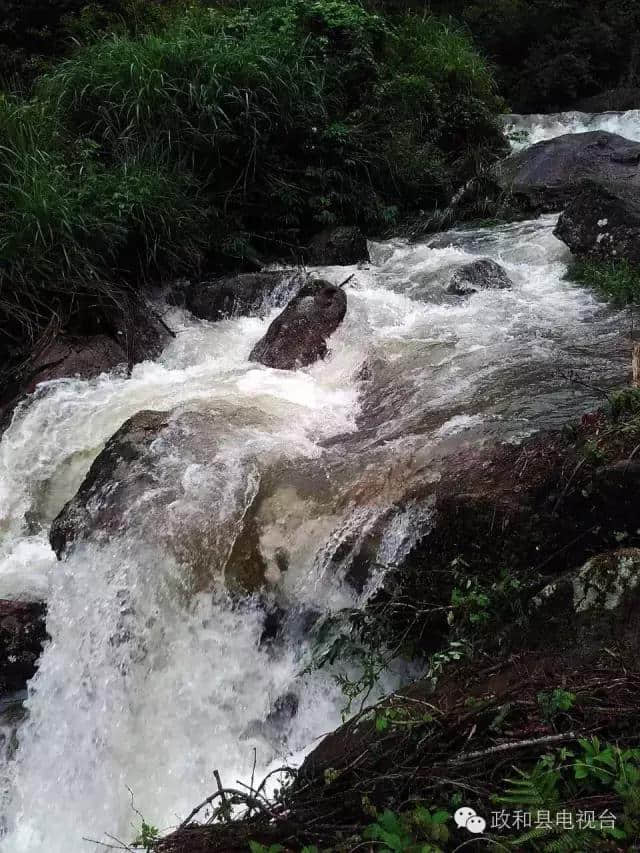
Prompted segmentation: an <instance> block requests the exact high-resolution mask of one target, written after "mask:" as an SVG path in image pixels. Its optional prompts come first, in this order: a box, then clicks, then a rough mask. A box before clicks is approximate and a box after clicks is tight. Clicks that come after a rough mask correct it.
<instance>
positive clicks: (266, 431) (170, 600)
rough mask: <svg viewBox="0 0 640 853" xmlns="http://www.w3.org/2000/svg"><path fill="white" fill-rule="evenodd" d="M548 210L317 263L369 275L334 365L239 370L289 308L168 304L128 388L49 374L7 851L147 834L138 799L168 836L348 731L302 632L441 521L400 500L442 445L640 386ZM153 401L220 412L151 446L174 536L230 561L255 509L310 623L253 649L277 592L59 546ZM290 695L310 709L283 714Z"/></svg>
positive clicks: (10, 524) (33, 502) (126, 537)
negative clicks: (478, 289)
mask: <svg viewBox="0 0 640 853" xmlns="http://www.w3.org/2000/svg"><path fill="white" fill-rule="evenodd" d="M553 224H554V218H553V217H546V218H543V219H540V220H538V221H535V222H524V223H518V224H516V225H509V226H504V227H499V228H493V229H480V230H456V231H451V232H448V233H446V234H441V235H437V236H436V237H433V238H431V239H429V240H427V241H425V242H423V243H420V244H409V243H407V242H404V241H401V240H398V241H393V242H387V243H379V244H372V246H371V254H372V263H371V264H367V265H361V266H360V267H357V268H356V267H354V268H344V267H340V268H327V269H322V270H321V271H320V272H321V273H322V275H323V277H326V278H329V279H331V280H333V281H335V282H336V283H338V282H340V281H342V280H343V279H345V278H346V277H347V276H348V275H350V274H351V273H353V278H352V280H351V281H350V282H349V284H348V285H347V296H348V304H349V307H348V312H347V317H346V319H345V321H344V323H343V324H342V326H341V327H340V328H339V329H338V331H337V332H336V333H335V334H334V335H333V337H332V338H331V340H330V350H331V353H330V357H329V358H328V359H327V360H325V361H324V362H320V363H318V364H316V365H313V366H312V367H309V368H307V369H305V370H301V371H298V372H295V373H290V372H284V371H277V370H272V369H269V368H264V367H261V366H258V365H255V364H250V363H248V362H247V356H248V353H249V352H250V350H251V348H252V346H253V344H254V343H255V342H256V340H257V339H258V338H259V337H260V336H261V335H262V334H263V333H264V331H265V329H266V327H267V325H268V323H269V321H270V319H272V318H273V316H275V313H276V311H272V312H271V313H270V314H269V316H267V317H264V318H243V319H235V320H228V321H224V322H220V323H216V324H210V323H206V322H200V321H197V320H195V319H194V318H192V317H191V316H190V315H188V314H186V313H182V312H180V311H177V310H174V311H172V312H171V313H169V314H168V315H167V320H168V322H169V323H170V324H171V325H172V326H173V327H174V328H175V329H176V331H177V336H176V338H175V340H174V341H173V342H172V343H171V344H170V345H169V346H168V347H167V349H166V350H165V351H164V353H163V355H162V357H161V358H160V359H159V360H158V361H156V362H153V363H151V362H147V363H144V364H141V365H138V366H137V367H135V368H134V370H133V374H132V376H131V377H130V378H125V377H124V375H118V374H112V375H104V376H101V377H99V378H97V379H94V380H90V381H83V380H79V379H66V380H57V381H54V382H51V383H48V384H45V385H43V386H40V388H39V389H38V390H37V392H36V393H35V394H34V395H33V397H32V398H31V399H30V400H29V401H28V402H27V403H26V404H25V405H23V406H22V407H21V408H20V409H19V410H18V411H17V412H16V414H15V416H14V419H13V422H12V424H11V426H10V427H9V428H8V430H7V431H6V432H5V434H4V436H3V437H2V442H1V443H0V597H12V596H15V597H25V598H30V597H42V598H45V599H46V600H47V602H48V621H47V624H48V630H49V633H50V635H51V642H50V643H49V645H48V646H47V647H46V649H45V651H44V653H43V656H42V659H41V664H40V668H39V671H38V673H37V675H36V677H35V678H34V679H33V681H32V683H31V685H30V688H29V696H28V699H27V702H26V707H27V718H26V720H25V721H24V722H23V723H22V724H21V726H20V728H19V732H18V737H19V748H18V749H17V751H16V752H15V754H14V755H12V756H11V755H8V756H7V758H6V759H5V768H4V771H3V773H4V779H5V782H4V788H5V790H4V805H3V811H4V815H5V817H4V820H5V825H6V832H5V835H4V838H3V839H2V840H0V848H1V849H2V850H3V851H5V852H6V853H39V851H42V850H47V853H80V851H88V850H94V849H95V847H94V846H93V845H92V844H91V843H89V842H86V841H83V838H84V837H89V838H98V839H102V840H104V835H103V833H105V832H107V833H111V834H112V835H114V836H117V837H119V838H122V839H123V840H129V841H130V840H131V838H132V837H133V835H134V829H133V825H134V824H135V823H138V824H139V820H138V819H137V817H136V814H135V813H134V812H133V811H132V808H131V794H130V793H129V791H132V792H133V795H134V797H135V806H136V808H137V809H139V810H140V812H142V813H143V814H144V815H145V817H146V819H147V820H148V821H150V822H152V823H155V824H156V825H158V826H160V827H162V828H164V827H169V826H172V825H175V824H176V823H177V822H179V819H180V818H181V817H184V816H185V815H186V814H187V813H188V812H189V811H190V809H191V807H192V806H193V805H194V804H195V803H197V802H199V801H200V800H202V799H203V798H204V797H205V796H206V795H207V794H208V793H211V791H212V790H213V789H214V787H215V785H214V782H213V777H212V772H213V770H214V769H218V770H219V771H220V773H221V775H222V778H223V780H225V781H226V782H227V783H229V784H233V783H235V780H236V779H238V778H244V779H248V778H249V777H250V775H251V772H252V765H253V761H254V750H255V755H256V760H257V768H256V773H257V774H259V773H260V772H262V771H264V769H265V768H267V767H268V766H270V765H271V764H272V763H273V762H274V761H275V760H276V759H278V758H282V757H286V756H287V755H289V754H290V753H292V752H296V751H300V750H302V749H304V748H305V747H308V746H309V745H310V744H312V743H313V741H314V739H316V738H318V737H319V736H321V735H322V734H323V733H324V732H326V731H328V730H330V729H331V728H332V727H334V726H335V725H336V724H337V723H338V722H339V720H340V711H341V708H342V705H343V700H342V698H341V696H340V695H339V691H338V690H337V688H336V687H335V685H334V683H333V681H332V679H331V677H330V675H328V674H324V673H315V674H312V675H308V674H307V675H303V674H301V673H302V670H303V669H304V664H305V661H306V657H305V656H306V654H307V651H308V649H307V639H306V634H305V625H306V624H308V621H309V617H308V614H309V613H310V612H313V613H315V614H317V613H327V612H332V611H335V610H337V609H339V608H341V607H344V606H352V605H356V606H357V605H358V604H359V603H361V602H362V601H363V600H364V599H365V598H366V596H367V595H369V594H370V593H371V590H372V589H373V588H375V584H376V582H377V581H378V580H379V578H376V577H373V578H371V577H370V578H365V579H361V581H360V583H356V584H355V587H354V585H353V584H352V583H350V582H348V579H347V573H348V572H349V568H350V558H351V557H353V556H354V554H356V552H357V549H358V548H359V547H360V546H361V545H362V542H363V541H364V539H365V538H366V537H368V536H370V537H372V541H374V542H375V548H376V555H377V561H376V562H378V563H381V564H384V563H385V562H386V563H389V562H393V561H394V560H397V559H398V558H399V557H400V556H402V554H403V553H404V552H406V550H407V548H409V547H410V546H411V544H412V542H413V541H415V539H416V537H418V536H419V535H421V534H422V533H423V532H424V531H425V530H426V529H427V528H428V524H429V512H428V509H425V506H424V505H418V504H416V503H414V502H413V501H411V500H404V498H406V496H407V495H408V494H410V493H411V490H412V488H413V487H414V486H416V485H424V484H425V483H429V482H436V481H437V479H438V477H439V471H440V470H441V468H442V466H443V465H445V464H446V456H447V454H448V453H449V452H450V450H451V449H459V448H460V447H461V446H463V445H464V444H469V445H477V444H478V443H479V442H482V441H487V440H495V439H502V440H511V441H518V440H520V439H521V438H522V437H523V436H526V435H528V434H530V433H531V432H533V431H535V430H537V429H540V428H543V427H550V426H553V427H557V426H560V425H561V424H563V423H564V422H566V421H567V420H569V419H571V418H572V417H575V416H576V415H577V414H579V413H581V412H582V411H584V409H585V407H587V406H588V405H590V404H592V403H593V402H594V399H593V397H592V396H591V393H590V391H589V390H588V388H587V387H585V386H582V385H574V384H571V383H570V382H569V380H568V378H567V376H568V373H569V371H572V370H573V371H577V372H578V373H579V375H580V376H582V378H584V379H585V380H587V381H588V382H589V381H590V382H593V383H594V384H595V385H599V386H606V387H610V386H613V385H615V384H616V383H619V382H620V381H621V380H622V378H623V377H624V376H625V373H626V370H627V360H628V353H627V349H628V347H627V344H626V342H625V335H626V334H627V330H626V323H627V320H626V317H625V316H624V315H623V314H620V313H618V312H615V311H613V310H612V309H610V308H608V307H606V306H603V305H602V304H601V303H599V302H598V301H597V300H596V299H595V298H594V297H593V296H592V295H591V294H590V293H589V292H587V291H585V290H583V289H580V288H576V287H575V286H573V285H571V284H570V283H568V282H566V281H564V280H563V274H564V271H565V269H566V264H567V261H568V252H567V250H566V249H565V247H564V246H563V245H562V244H561V243H560V242H559V241H557V240H556V239H555V238H554V237H553V235H552V228H553ZM475 257H491V258H494V259H495V260H497V261H499V262H500V263H502V264H503V265H504V267H505V268H506V270H507V272H508V273H509V275H510V276H511V278H512V280H513V282H514V287H513V289H512V290H505V291H490V292H482V293H477V294H475V295H473V296H472V297H470V298H468V299H459V298H457V297H451V296H448V295H447V294H446V293H445V285H446V283H447V281H448V278H449V276H450V274H451V271H452V269H453V268H455V266H456V265H458V264H460V263H463V262H466V261H469V260H472V259H473V258H475ZM142 409H152V410H158V411H161V410H162V411H166V410H174V409H179V410H181V411H187V412H188V411H191V410H194V411H198V412H200V413H202V412H205V413H208V414H210V415H211V416H212V419H213V420H212V422H213V423H215V435H214V436H213V437H212V439H211V441H210V443H207V444H206V446H204V447H200V448H197V447H196V448H194V447H193V446H188V447H187V446H186V445H185V444H184V443H182V442H181V441H180V440H178V439H176V440H175V441H173V442H172V441H171V440H170V439H169V440H167V441H166V442H165V443H164V444H160V445H159V446H158V447H157V448H156V449H155V453H156V457H157V459H158V460H159V464H158V467H157V470H156V471H155V474H154V476H155V477H156V480H155V482H154V486H153V489H154V490H162V489H163V488H165V487H167V486H168V485H169V484H170V485H171V488H172V490H173V491H172V495H173V498H172V503H171V506H170V507H169V508H168V510H167V520H166V523H167V524H168V525H169V524H173V525H179V524H180V523H181V521H182V520H184V519H185V518H193V517H196V518H197V517H198V513H201V514H203V515H204V514H206V516H207V518H208V519H209V520H211V519H213V523H214V526H215V527H216V529H218V530H219V540H220V541H219V542H218V545H219V548H218V549H217V550H216V551H215V554H214V556H212V557H211V560H212V562H213V563H217V562H221V563H224V561H225V559H226V558H225V557H224V555H225V554H228V552H229V549H230V547H231V545H232V544H233V542H234V541H235V540H236V539H237V538H238V537H241V536H243V535H245V533H244V527H243V524H244V519H245V516H246V514H247V513H248V512H249V510H250V508H255V507H256V506H257V509H256V510H255V524H256V526H257V530H258V547H259V549H260V552H261V555H262V557H263V559H264V561H265V564H266V565H267V577H268V580H269V589H270V596H271V597H272V598H274V599H275V600H277V601H278V603H279V604H280V606H281V607H282V608H283V609H285V610H287V611H288V612H289V613H290V614H294V616H295V615H296V614H297V618H290V619H289V620H288V622H286V630H285V631H284V640H283V641H281V642H280V643H276V644H269V643H264V642H261V637H262V634H263V630H264V611H263V602H262V601H260V600H258V598H257V597H254V598H248V599H247V600H246V601H244V602H238V601H232V600H231V599H230V598H229V597H228V595H227V594H226V593H225V592H224V590H223V589H221V588H220V585H219V584H218V585H216V584H215V582H214V583H213V584H212V585H210V587H209V589H208V591H199V592H196V593H189V590H191V589H192V587H191V586H190V585H189V583H188V580H185V576H184V567H182V566H181V565H179V564H178V563H177V562H176V560H175V559H173V558H172V557H171V556H170V555H169V554H168V553H167V551H166V550H164V549H163V548H161V547H159V546H157V545H154V543H153V541H150V539H149V537H145V538H141V537H140V536H136V527H135V525H133V526H130V527H128V528H126V532H125V533H123V534H122V535H121V536H119V537H117V538H113V539H112V540H111V541H110V542H109V543H107V544H101V545H98V544H95V543H93V544H91V543H88V544H86V545H84V546H82V547H79V548H77V549H76V550H75V551H74V552H73V553H72V555H71V556H70V557H69V558H68V559H67V560H66V561H63V562H61V563H59V562H57V561H56V560H55V558H54V557H53V555H52V552H51V550H50V548H49V545H48V541H47V532H48V526H49V524H50V522H51V520H52V518H53V517H54V516H55V515H56V514H57V512H58V511H59V510H60V508H61V507H62V506H63V504H64V503H65V502H66V501H67V500H68V499H69V498H70V497H71V496H72V495H73V494H74V493H75V491H76V490H77V488H78V486H79V485H80V483H81V482H82V479H83V477H84V475H85V473H86V471H87V470H88V467H89V465H90V464H91V461H92V460H93V459H94V458H95V456H96V455H97V454H98V453H99V452H100V450H101V448H102V447H103V446H104V444H105V442H106V440H107V439H108V438H109V437H110V436H111V435H112V434H113V433H114V431H115V430H116V429H117V428H118V427H119V426H120V425H121V424H122V423H123V422H124V421H125V420H126V419H127V418H129V417H130V416H131V415H133V414H134V413H136V412H138V411H140V410H142ZM187 444H188V442H187ZM149 488H150V489H151V487H149ZM259 494H260V499H259V502H258V503H256V502H257V501H258V495H259ZM143 497H145V496H143ZM138 509H139V507H138ZM374 534H375V535H374ZM283 552H286V554H287V561H288V569H287V570H286V571H281V568H282V566H281V564H280V563H279V562H278V558H277V555H278V554H282V553H283ZM278 566H280V568H278ZM221 568H222V567H221V566H219V565H212V566H211V577H215V576H216V573H218V574H219V570H220V569H221ZM211 589H213V590H214V591H213V592H212V591H211ZM290 694H295V695H296V696H297V699H298V710H297V713H296V714H295V715H294V716H293V718H292V719H291V720H286V719H285V720H284V721H279V722H276V723H274V722H273V718H271V723H269V722H268V721H267V716H268V715H269V713H270V711H273V709H274V705H275V704H276V703H277V700H278V699H279V697H282V696H284V695H290ZM265 721H267V722H265ZM5 725H6V726H8V725H9V723H8V722H6V723H5ZM10 752H11V750H8V753H10Z"/></svg>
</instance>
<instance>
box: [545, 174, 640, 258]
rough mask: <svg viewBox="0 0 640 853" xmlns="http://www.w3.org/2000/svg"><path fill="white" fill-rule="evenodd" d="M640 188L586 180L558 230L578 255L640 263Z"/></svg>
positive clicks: (566, 210) (558, 234) (568, 206)
mask: <svg viewBox="0 0 640 853" xmlns="http://www.w3.org/2000/svg"><path fill="white" fill-rule="evenodd" d="M639 189H640V188H636V189H635V190H634V189H633V188H631V189H629V188H627V187H625V186H623V185H620V184H606V185H605V184H602V183H595V182H592V181H587V182H585V183H584V184H583V185H582V187H581V188H580V191H579V192H577V193H576V195H575V196H574V197H573V198H572V199H571V201H569V203H568V205H567V206H566V208H565V209H564V212H563V213H562V214H561V215H560V218H559V220H558V224H557V226H556V228H555V230H554V232H553V233H554V234H555V235H556V237H559V238H560V240H562V241H563V242H565V243H566V244H567V246H568V247H569V248H570V249H571V251H572V252H573V254H574V255H579V256H583V257H591V258H596V259H598V260H612V259H615V258H617V259H623V258H624V259H626V260H628V261H631V262H632V263H640V191H639Z"/></svg>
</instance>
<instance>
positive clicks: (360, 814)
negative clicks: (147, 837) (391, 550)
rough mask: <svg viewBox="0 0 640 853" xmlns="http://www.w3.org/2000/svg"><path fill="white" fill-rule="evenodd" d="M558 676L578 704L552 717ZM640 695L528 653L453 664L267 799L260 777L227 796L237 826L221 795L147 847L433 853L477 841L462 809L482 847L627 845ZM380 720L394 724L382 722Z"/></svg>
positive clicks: (635, 832)
mask: <svg viewBox="0 0 640 853" xmlns="http://www.w3.org/2000/svg"><path fill="white" fill-rule="evenodd" d="M559 678H562V679H563V680H565V679H566V687H567V688H568V690H567V692H569V691H571V694H572V695H573V696H574V699H575V701H574V703H573V705H572V706H571V708H569V709H567V710H565V711H562V712H560V713H558V714H556V715H555V716H554V719H553V720H552V721H549V720H548V719H547V718H546V717H545V716H544V715H543V713H542V712H541V709H540V705H539V702H538V698H537V697H538V695H539V694H540V692H541V691H542V690H543V689H545V688H547V687H548V686H549V685H550V684H551V685H553V684H554V679H559ZM639 691H640V681H638V677H637V674H634V673H629V672H627V673H620V672H617V671H615V670H614V669H611V668H610V669H605V668H600V669H591V668H589V667H584V666H583V667H579V668H574V669H572V670H570V671H566V672H563V671H562V669H561V667H560V666H558V662H557V661H556V663H555V666H554V663H553V662H552V661H551V660H547V661H544V660H542V659H540V658H536V657H535V656H533V655H526V656H523V657H522V658H521V659H519V660H516V661H514V662H511V663H509V662H503V663H501V664H500V665H497V666H484V667H483V666H481V665H477V666H476V667H475V668H474V667H471V666H470V667H467V668H463V669H458V670H457V671H456V673H455V675H454V674H453V673H452V677H451V678H450V679H449V680H448V682H447V683H446V684H444V685H443V686H442V688H441V689H440V690H438V691H437V692H436V693H435V694H433V693H430V692H429V691H428V690H426V689H425V686H424V685H422V684H421V683H417V684H415V685H413V686H412V687H411V688H408V689H407V690H405V691H402V692H401V693H399V694H397V695H395V696H393V697H390V698H389V699H387V700H385V701H384V702H383V703H381V704H379V705H377V706H375V707H374V708H372V709H369V710H367V711H365V712H363V713H361V714H359V715H358V716H357V717H355V718H354V719H353V720H351V721H350V722H349V723H347V724H346V725H345V726H343V727H342V728H341V729H339V730H338V731H337V732H336V733H334V734H332V735H329V736H328V738H327V739H326V740H325V741H324V742H323V743H322V744H321V745H320V747H318V749H316V750H315V752H313V753H312V754H311V756H310V757H309V758H308V759H307V760H306V761H305V764H304V765H303V767H302V768H301V770H300V771H298V772H296V771H295V770H292V769H287V770H285V771H284V772H283V773H282V774H281V777H280V782H281V787H279V788H277V789H276V791H275V794H274V795H273V796H272V797H267V796H262V794H263V793H264V788H263V787H262V785H258V784H257V783H256V786H255V789H254V790H253V791H251V792H250V791H247V792H245V794H244V795H242V793H241V792H237V791H229V793H228V795H227V796H228V801H227V806H228V805H229V804H230V803H231V797H232V796H235V800H234V803H235V805H236V806H237V807H240V808H239V810H238V813H237V817H239V818H240V820H235V821H234V820H230V819H229V815H228V810H227V812H226V814H225V810H224V805H225V803H224V797H225V791H224V789H222V790H220V791H218V792H217V793H216V794H214V795H212V797H211V798H210V802H209V803H208V804H207V805H206V807H205V806H203V809H201V810H200V811H197V812H196V813H195V814H193V815H192V816H191V818H190V819H189V820H188V821H185V822H184V824H183V825H182V826H181V827H180V829H179V830H178V831H177V832H175V833H174V834H171V835H169V836H168V837H166V838H164V839H156V840H154V843H153V844H152V846H151V847H150V848H149V849H150V850H153V851H158V853H174V851H175V853H177V852H178V851H180V853H204V851H205V850H206V851H216V850H220V851H222V850H224V851H226V853H231V851H244V850H246V849H248V848H250V849H251V850H254V851H256V853H264V851H269V850H271V851H274V853H275V851H278V853H288V851H300V850H307V851H310V850H316V851H318V853H319V851H323V853H349V851H354V850H359V849H368V846H367V842H368V843H369V844H371V845H372V846H374V847H375V849H380V850H384V851H404V853H439V851H440V853H441V851H447V850H456V849H459V847H460V846H461V844H462V843H463V842H464V841H466V842H467V843H472V836H471V835H470V834H469V833H468V832H467V831H466V830H465V829H464V828H462V829H460V828H458V827H457V826H456V824H455V822H454V819H453V815H454V813H455V811H456V810H457V809H458V808H459V807H460V806H462V805H464V806H466V807H471V808H473V809H475V810H477V814H479V815H482V816H484V817H485V818H486V821H487V828H486V831H485V832H483V833H482V836H481V838H480V839H479V840H480V841H481V843H482V844H483V846H487V842H489V843H490V844H491V846H496V847H498V848H499V849H506V850H531V851H558V850H564V851H576V853H578V851H584V850H616V849H628V848H630V847H631V846H632V845H633V844H634V843H635V842H637V840H638V837H639V828H640V826H639V817H640V804H639V802H638V781H639V779H640V776H639V774H640V749H639V748H638V737H637V732H636V731H635V729H634V724H633V710H634V708H635V707H636V703H637V701H638V697H639V696H640V693H639ZM381 717H387V718H389V717H390V718H391V720H392V722H391V723H390V725H389V726H388V727H386V728H380V727H379V726H377V725H376V722H377V720H378V719H380V718H381ZM258 790H259V791H260V795H259V796H256V794H257V791H258ZM221 800H222V802H221ZM524 813H527V814H528V815H529V821H528V822H527V819H526V818H524V816H523V815H524ZM612 816H617V819H615V817H614V820H613V822H612V820H611V817H612ZM568 819H570V820H571V823H570V824H569V822H568ZM199 821H202V823H199ZM501 821H502V822H501ZM505 821H506V822H505Z"/></svg>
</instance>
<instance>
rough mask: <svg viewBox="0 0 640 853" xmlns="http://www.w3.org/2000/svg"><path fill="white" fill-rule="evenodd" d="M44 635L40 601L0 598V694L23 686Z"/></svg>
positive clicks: (38, 652)
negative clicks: (2, 599) (0, 599)
mask: <svg viewBox="0 0 640 853" xmlns="http://www.w3.org/2000/svg"><path fill="white" fill-rule="evenodd" d="M45 638H46V628H45V605H44V604H41V603H40V602H29V601H0V695H2V694H4V693H10V692H12V691H14V690H22V689H23V688H24V687H25V686H26V683H27V681H29V679H30V678H31V677H32V676H33V675H34V673H35V671H36V665H37V662H38V658H39V657H40V652H41V651H42V644H43V643H44V641H45Z"/></svg>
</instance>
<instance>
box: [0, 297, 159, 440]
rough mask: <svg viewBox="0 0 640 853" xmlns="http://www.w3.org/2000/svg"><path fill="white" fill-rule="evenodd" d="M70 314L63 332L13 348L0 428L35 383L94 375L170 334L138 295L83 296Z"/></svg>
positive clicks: (151, 355) (155, 350) (138, 358)
mask: <svg viewBox="0 0 640 853" xmlns="http://www.w3.org/2000/svg"><path fill="white" fill-rule="evenodd" d="M79 301H80V302H81V303H82V306H81V308H79V309H78V312H77V315H75V316H74V317H72V318H70V319H69V325H68V327H67V329H66V330H65V331H61V332H59V333H57V334H55V335H49V334H47V335H45V336H43V337H42V338H40V339H39V340H38V341H37V342H36V344H35V346H33V347H32V349H31V351H29V350H23V351H20V352H17V353H16V354H15V356H14V358H13V360H12V363H11V364H10V365H8V366H7V369H6V371H5V374H4V376H3V377H2V378H3V379H4V382H5V383H6V384H4V385H2V386H0V433H2V431H3V430H4V429H5V428H6V427H7V426H8V424H9V423H10V421H11V415H12V413H13V410H14V408H15V406H16V405H17V404H18V403H19V402H20V400H22V399H23V397H24V396H25V394H30V393H32V392H33V391H34V389H35V387H36V385H38V384H39V383H41V382H47V381H50V380H52V379H64V378H67V377H79V378H80V379H92V378H93V377H95V376H99V375H100V374H101V373H106V372H108V371H111V370H113V369H115V368H117V367H119V366H120V365H122V366H124V368H126V369H129V370H130V369H131V368H132V367H133V365H134V364H138V363H139V362H142V361H147V360H149V359H155V358H157V357H158V356H159V355H160V354H161V353H162V350H163V349H164V347H165V346H166V345H167V344H168V343H169V341H170V340H171V338H172V336H173V333H172V332H171V330H170V329H169V328H168V327H167V325H166V324H165V323H164V321H163V320H162V318H161V317H160V315H159V314H158V312H157V310H156V309H155V308H154V306H153V305H151V304H150V303H148V302H147V301H146V300H145V299H144V298H142V297H136V298H127V299H124V298H123V299H122V300H121V301H120V302H118V303H115V302H114V303H112V304H109V305H108V306H105V305H102V304H101V305H94V304H93V303H92V302H91V300H89V299H88V298H87V297H85V298H84V299H80V298H79Z"/></svg>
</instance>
